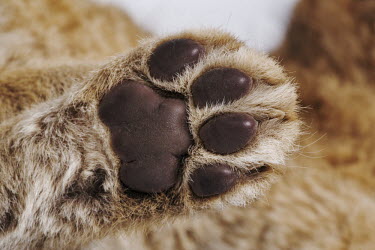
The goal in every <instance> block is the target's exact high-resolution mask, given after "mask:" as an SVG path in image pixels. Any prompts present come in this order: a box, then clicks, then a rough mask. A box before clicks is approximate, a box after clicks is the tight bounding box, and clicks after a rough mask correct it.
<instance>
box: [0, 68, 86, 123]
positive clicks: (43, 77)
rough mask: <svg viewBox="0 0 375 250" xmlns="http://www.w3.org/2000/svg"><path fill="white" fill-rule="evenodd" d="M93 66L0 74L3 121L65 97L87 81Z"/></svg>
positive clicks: (0, 100) (37, 69)
mask: <svg viewBox="0 0 375 250" xmlns="http://www.w3.org/2000/svg"><path fill="white" fill-rule="evenodd" d="M91 69H93V66H88V65H75V66H59V67H53V68H48V67H43V68H42V67H41V68H32V69H29V68H21V69H14V70H11V71H5V72H2V73H1V74H0V93H1V95H0V122H1V121H4V120H6V119H8V118H10V117H13V116H15V115H18V114H19V113H20V112H21V111H23V110H26V109H28V108H30V107H31V106H32V105H35V104H38V103H41V102H43V101H46V100H49V99H52V98H56V97H58V96H60V95H62V94H63V93H64V92H65V91H66V90H67V89H69V88H70V87H71V85H72V84H74V83H75V82H79V81H83V79H84V77H85V76H86V75H87V74H88V72H89V71H90V70H91Z"/></svg>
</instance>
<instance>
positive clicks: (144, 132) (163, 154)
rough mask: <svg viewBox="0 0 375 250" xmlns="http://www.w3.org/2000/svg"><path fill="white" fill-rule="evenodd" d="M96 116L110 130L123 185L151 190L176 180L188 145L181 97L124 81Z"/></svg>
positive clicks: (188, 138) (136, 189)
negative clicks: (169, 95)
mask: <svg viewBox="0 0 375 250" xmlns="http://www.w3.org/2000/svg"><path fill="white" fill-rule="evenodd" d="M99 115H100V117H101V119H102V121H103V122H104V123H105V124H106V125H107V126H108V127H109V128H110V129H111V134H112V145H113V148H114V151H115V152H116V153H117V154H118V155H119V157H120V159H121V161H122V167H121V170H120V179H121V181H122V182H123V183H124V184H125V185H126V186H127V187H129V188H131V189H133V190H135V191H139V192H146V193H156V192H162V191H165V190H167V189H169V188H170V187H171V186H173V185H174V184H175V183H176V181H177V179H178V176H177V174H178V169H179V167H180V164H181V160H182V157H183V156H184V155H186V154H187V150H188V148H189V146H190V144H191V137H190V134H189V129H188V127H187V124H186V106H185V102H184V101H182V100H180V99H172V98H163V97H161V96H160V95H158V94H157V93H156V92H155V91H154V90H152V89H151V88H149V87H147V86H146V85H144V84H142V83H137V82H133V81H125V82H123V83H121V84H119V85H117V86H116V87H114V88H113V89H112V90H111V91H110V92H109V93H108V94H107V95H106V96H105V97H104V98H103V100H102V102H101V105H100V109H99Z"/></svg>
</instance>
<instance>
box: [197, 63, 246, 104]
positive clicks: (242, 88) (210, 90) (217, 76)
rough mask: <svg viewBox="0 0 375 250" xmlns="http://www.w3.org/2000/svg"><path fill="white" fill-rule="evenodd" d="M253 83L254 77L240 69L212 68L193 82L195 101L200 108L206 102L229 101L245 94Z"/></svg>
mask: <svg viewBox="0 0 375 250" xmlns="http://www.w3.org/2000/svg"><path fill="white" fill-rule="evenodd" d="M251 85H252V79H251V78H250V77H249V76H247V75H246V74H245V73H243V72H241V71H239V70H238V69H233V68H216V69H212V70H210V71H208V72H206V73H204V74H203V75H202V76H200V77H199V78H198V79H197V80H196V81H195V82H194V83H193V85H192V89H191V91H192V95H193V102H194V105H195V106H197V107H199V108H201V107H204V106H205V105H206V104H217V103H222V102H224V103H229V102H231V101H235V100H237V99H239V98H241V97H243V96H245V95H246V94H247V93H248V92H249V90H250V87H251Z"/></svg>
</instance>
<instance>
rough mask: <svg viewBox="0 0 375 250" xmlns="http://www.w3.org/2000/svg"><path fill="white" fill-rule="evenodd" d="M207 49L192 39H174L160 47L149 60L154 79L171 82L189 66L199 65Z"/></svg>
mask: <svg viewBox="0 0 375 250" xmlns="http://www.w3.org/2000/svg"><path fill="white" fill-rule="evenodd" d="M204 53H205V49H204V47H203V46H202V45H200V44H199V43H197V42H195V41H193V40H190V39H174V40H170V41H167V42H164V43H162V44H161V45H159V46H158V47H157V48H156V49H155V50H154V51H153V53H152V55H151V57H150V59H149V60H148V67H149V70H150V74H151V76H152V77H154V78H156V79H159V80H163V81H171V80H173V78H174V77H175V76H176V75H177V74H179V73H182V72H183V71H184V69H185V68H186V67H187V66H192V65H193V64H195V63H197V62H198V60H199V58H200V57H201V56H202V55H204Z"/></svg>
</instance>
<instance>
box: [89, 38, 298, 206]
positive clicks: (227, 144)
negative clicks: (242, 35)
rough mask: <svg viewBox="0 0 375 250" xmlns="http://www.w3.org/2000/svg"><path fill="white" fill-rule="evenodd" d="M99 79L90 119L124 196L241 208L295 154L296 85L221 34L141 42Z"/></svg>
mask: <svg viewBox="0 0 375 250" xmlns="http://www.w3.org/2000/svg"><path fill="white" fill-rule="evenodd" d="M98 74H99V78H103V75H105V74H107V75H106V76H105V78H106V79H107V80H106V81H105V86H104V87H102V89H98V87H97V86H96V88H97V90H98V93H99V92H101V93H104V94H103V95H101V96H100V98H99V99H100V101H99V103H98V114H99V117H100V120H101V121H102V123H103V125H104V126H105V127H106V128H107V130H108V132H109V134H110V136H109V140H110V142H109V144H110V145H111V149H112V151H113V153H114V154H115V157H117V158H118V159H119V167H118V179H119V181H120V182H121V184H122V187H123V188H124V190H127V191H130V192H136V193H139V194H152V195H157V194H158V193H163V192H164V193H168V194H173V195H174V196H178V197H179V198H181V199H182V200H184V203H186V204H190V205H192V206H195V205H197V206H202V205H203V206H207V205H208V204H211V205H219V206H222V205H223V204H224V203H232V204H237V205H238V204H245V203H247V202H249V201H250V200H252V199H254V198H256V197H257V196H258V195H260V194H261V193H262V191H263V189H265V188H266V187H267V185H268V184H269V183H270V181H271V180H272V179H273V177H274V176H275V175H277V173H278V172H280V170H282V168H283V165H284V164H285V159H286V155H287V154H288V153H290V152H291V151H292V150H293V148H294V141H295V139H296V137H297V135H298V133H299V125H300V122H299V120H298V118H297V115H296V112H297V109H298V106H297V95H296V87H295V85H294V83H293V82H292V81H291V79H290V78H288V77H287V76H286V75H285V74H284V72H283V70H282V68H281V67H280V66H278V64H277V63H276V62H275V61H273V60H272V59H270V58H269V57H267V56H266V55H263V54H261V53H258V52H255V51H254V50H251V49H249V48H247V47H246V46H244V44H242V43H241V42H238V41H237V40H236V39H234V38H232V37H231V36H228V35H227V34H222V33H217V32H207V33H183V34H180V35H177V36H174V37H168V38H164V39H160V40H151V41H147V42H144V43H143V45H142V46H140V48H138V49H137V50H135V51H134V52H132V53H131V54H129V55H127V56H125V57H119V58H118V59H116V60H115V61H114V62H112V63H110V64H109V65H108V66H107V67H105V68H104V69H102V70H101V72H99V73H98ZM108 74H109V75H108ZM100 86H103V83H100ZM94 88H95V87H94ZM125 193H126V191H125ZM207 198H209V199H207Z"/></svg>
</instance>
